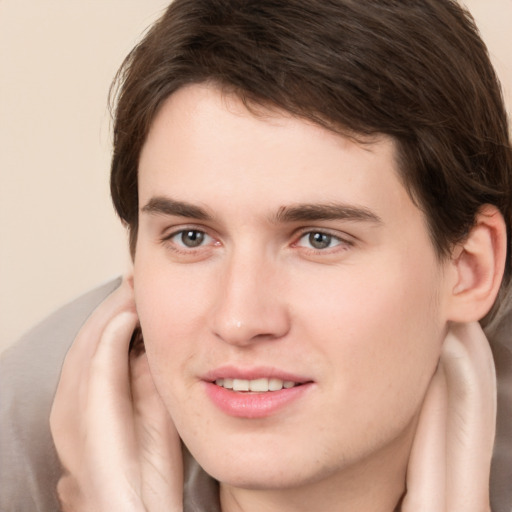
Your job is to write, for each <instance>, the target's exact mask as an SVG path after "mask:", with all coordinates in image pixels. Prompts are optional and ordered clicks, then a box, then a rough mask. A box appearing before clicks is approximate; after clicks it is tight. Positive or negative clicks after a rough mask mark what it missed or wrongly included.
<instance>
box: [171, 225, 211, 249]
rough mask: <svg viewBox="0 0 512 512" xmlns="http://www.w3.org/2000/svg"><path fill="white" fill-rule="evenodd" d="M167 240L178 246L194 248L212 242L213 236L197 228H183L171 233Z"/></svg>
mask: <svg viewBox="0 0 512 512" xmlns="http://www.w3.org/2000/svg"><path fill="white" fill-rule="evenodd" d="M168 240H170V241H171V242H173V243H175V244H176V245H178V246H180V247H186V248H187V249H195V248H196V247H200V246H202V245H205V244H209V243H211V242H212V240H213V238H212V237H211V236H209V235H207V234H206V233H205V232H204V231H200V230H198V229H183V230H181V231H178V232H177V233H174V234H173V235H171V236H170V237H169V238H168Z"/></svg>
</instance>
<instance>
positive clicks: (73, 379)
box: [50, 280, 183, 512]
mask: <svg viewBox="0 0 512 512" xmlns="http://www.w3.org/2000/svg"><path fill="white" fill-rule="evenodd" d="M137 324H138V319H137V315H136V313H135V305H134V302H133V291H132V288H131V285H130V283H129V282H128V281H127V280H125V281H124V282H123V284H122V285H121V286H120V288H119V289H118V290H116V291H115V292H114V293H113V294H111V295H110V296H109V297H108V298H107V299H106V300H105V302H103V303H102V304H101V305H100V306H99V307H98V309H97V310H96V311H95V312H94V313H93V314H92V315H91V317H90V319H89V320H88V321H87V322H86V324H85V325H84V327H83V328H82V329H81V331H80V333H79V334H78V336H77V338H76V340H75V341H74V343H73V345H72V347H71V349H70V350H69V352H68V354H67V356H66V360H65V362H64V366H63V369H62V374H61V379H60V382H59V386H58V389H57V393H56V396H55V400H54V403H53V408H52V413H51V417H50V426H51V431H52V435H53V439H54V442H55V446H56V449H57V453H58V455H59V458H60V460H61V463H62V465H63V468H64V474H63V476H62V478H61V479H60V480H59V484H58V488H57V490H58V494H59V500H60V502H61V506H62V510H63V511H64V512H86V511H87V512H91V511H95V512H96V511H97V512H103V511H109V512H110V511H111V510H122V511H123V512H142V511H145V512H153V511H161V510H165V511H169V512H182V510H183V506H182V495H183V468H182V453H181V442H180V439H179V436H178V434H177V432H176V430H175V428H174V425H173V423H172V420H171V418H170V416H169V413H168V412H167V410H166V409H165V406H164V405H163V403H162V401H161V399H160V396H159V395H158V393H157V391H156V389H155V387H154V384H153V380H152V377H151V374H150V372H149V367H148V362H147V357H146V354H145V352H144V350H143V348H141V346H139V347H137V346H135V347H134V348H133V350H131V351H130V340H131V339H132V335H133V332H134V330H135V329H136V327H137Z"/></svg>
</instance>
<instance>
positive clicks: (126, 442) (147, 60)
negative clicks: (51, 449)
mask: <svg viewBox="0 0 512 512" xmlns="http://www.w3.org/2000/svg"><path fill="white" fill-rule="evenodd" d="M119 84H120V89H119V94H118V98H117V106H116V120H115V129H114V130H115V131H114V157H113V162H112V181H111V184H112V195H113V199H114V204H115V206H116V208H117V211H118V212H119V215H120V216H121V218H122V219H123V221H124V222H125V223H126V225H127V226H128V228H129V232H130V247H131V252H132V256H133V261H134V271H133V276H132V277H129V278H127V279H126V280H125V282H124V283H123V284H122V285H121V287H120V288H119V289H118V290H117V291H116V292H114V293H113V294H111V295H110V296H109V298H108V299H106V301H105V302H104V303H102V305H101V306H99V308H98V309H97V310H96V311H95V313H94V314H93V315H92V316H91V318H90V319H89V320H88V322H87V323H86V324H85V326H84V327H83V329H82V330H81V332H80V334H79V335H78V337H77V339H76V340H75V342H74V344H73V346H72V348H71V349H70V351H69V354H68V356H67V359H66V362H65V365H64V368H63V372H62V377H61V381H60V384H59V388H58V391H57V394H56V398H55V402H54V406H53V412H52V419H51V423H52V432H53V437H54V441H55V445H56V448H57V452H58V454H59V457H60V460H61V462H62V465H63V468H64V473H63V476H62V478H61V479H60V482H59V488H58V490H59V497H60V500H61V505H62V508H63V510H65V511H67V510H124V511H132V510H133V511H139V510H151V511H153V510H176V511H178V510H182V509H183V508H184V509H185V510H191V511H192V510H193V511H202V510H204V511H217V510H220V511H222V512H235V511H243V512H254V511H263V510H264V511H269V512H270V511H280V512H283V511H288V510H289V511H301V510H304V511H314V510H318V511H322V512H330V511H340V510H350V511H358V510H359V511H364V512H372V511H379V512H392V511H397V510H401V511H402V512H409V511H415V512H417V511H433V510H436V511H441V510H446V511H449V512H454V511H461V512H462V511H464V512H469V511H475V512H477V511H484V510H489V472H490V464H491V455H492V449H493V443H494V438H495V401H496V383H495V375H494V362H493V359H492V354H491V351H490V347H489V344H488V341H487V339H486V338H485V336H484V334H483V332H482V330H481V327H480V326H479V325H478V323H477V321H479V320H482V319H484V324H489V323H490V322H491V321H492V320H493V318H498V319H499V314H498V313H499V312H498V311H497V310H496V308H494V309H493V305H494V303H495V301H496V298H497V297H498V295H499V294H501V298H500V300H499V301H498V302H500V303H501V302H503V298H504V297H505V294H506V291H507V287H508V283H509V280H510V272H511V265H510V250H509V248H510V226H511V225H512V222H511V220H512V219H511V216H512V203H511V195H510V191H511V183H510V179H511V175H512V154H511V148H510V142H509V138H508V137H509V135H508V126H507V120H506V114H505V111H504V108H503V104H502V99H501V95H500V89H499V85H498V83H497V80H496V77H495V75H494V72H493V70H492V67H491V65H490V63H489V60H488V57H487V54H486V50H485V47H484V45H483V43H482V42H481V40H480V38H479V37H478V34H477V32H476V29H475V27H474V25H473V24H472V21H471V19H470V17H469V15H468V14H467V13H465V12H464V11H463V10H462V9H461V8H460V7H459V6H458V5H457V4H456V3H454V2H451V1H449V0H415V1H412V2H404V3H399V2H395V1H391V0H390V1H382V0H379V1H365V2H354V1H351V0H335V1H330V0H315V1H310V2H307V3H305V2H302V1H298V0H290V1H287V2H281V3H276V2H271V1H266V0H262V1H259V2H256V3H250V2H243V1H235V0H217V1H215V0H176V1H175V2H173V4H171V6H170V7H169V9H168V10H167V12H166V13H165V14H164V16H163V17H162V19H161V20H160V21H159V22H158V23H157V24H156V25H155V26H154V27H153V28H152V29H151V30H150V31H149V32H148V34H147V35H146V37H145V38H144V40H143V41H142V43H141V44H140V45H139V46H138V47H137V48H136V49H135V50H134V51H133V52H132V53H131V54H130V56H129V57H128V59H127V60H126V62H125V64H124V66H123V68H122V71H121V73H120V75H119ZM507 235H509V236H507ZM497 321H498V320H496V322H497ZM139 324H140V331H141V332H142V335H141V334H140V331H139ZM134 331H135V333H136V334H135V335H133V332H134ZM128 353H130V357H128ZM182 442H183V448H182V445H181V443H182ZM182 450H183V451H184V452H185V466H184V467H182ZM189 452H190V454H189ZM208 475H209V476H208ZM496 478H499V477H496ZM183 489H184V493H183V492H182V491H183ZM492 500H493V502H494V504H496V507H502V508H500V509H499V510H507V509H508V508H509V507H510V503H506V502H505V500H504V499H503V498H502V497H498V496H496V497H494V496H493V497H492ZM500 501H501V503H500ZM493 506H494V505H493ZM507 507H508V508H507ZM496 510H498V508H496Z"/></svg>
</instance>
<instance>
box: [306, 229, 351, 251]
mask: <svg viewBox="0 0 512 512" xmlns="http://www.w3.org/2000/svg"><path fill="white" fill-rule="evenodd" d="M346 243H347V242H344V241H343V240H341V239H340V238H338V237H337V236H334V235H331V234H329V233H324V232H322V231H309V232H308V233H304V234H303V235H302V236H301V237H300V239H299V241H298V242H297V245H298V246H300V247H307V248H311V249H315V250H317V251H319V250H323V249H332V248H333V247H336V246H338V245H341V244H346Z"/></svg>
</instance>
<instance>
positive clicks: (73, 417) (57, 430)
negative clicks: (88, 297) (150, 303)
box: [50, 280, 134, 465]
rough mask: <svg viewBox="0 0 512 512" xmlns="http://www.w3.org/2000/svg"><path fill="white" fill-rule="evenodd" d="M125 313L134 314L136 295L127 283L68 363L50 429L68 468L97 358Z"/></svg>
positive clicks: (89, 325)
mask: <svg viewBox="0 0 512 512" xmlns="http://www.w3.org/2000/svg"><path fill="white" fill-rule="evenodd" d="M124 310H129V311H133V310H134V305H133V291H132V289H131V287H130V285H129V284H128V283H127V282H126V280H125V281H123V283H122V284H121V286H120V287H119V288H118V289H117V290H115V291H114V292H113V293H112V294H111V295H110V296H109V297H108V298H107V299H106V300H105V301H104V302H103V303H102V304H101V305H100V306H99V307H98V308H97V309H96V310H95V311H94V312H93V314H92V315H91V317H90V318H89V319H88V320H87V322H86V323H85V324H84V326H83V327H82V329H81V330H80V332H79V334H78V336H77V338H76V339H75V341H74V343H73V345H72V347H71V349H70V350H69V352H68V354H67V356H66V359H65V361H64V365H63V370H62V373H61V378H60V381H59V385H58V388H57V392H56V395H55V399H54V403H53V406H52V411H51V415H50V428H51V431H52V435H53V438H54V441H55V445H56V448H57V452H58V453H59V456H60V457H61V460H62V462H63V464H64V465H68V464H70V463H73V461H72V460H66V461H64V460H63V457H62V456H63V455H64V456H66V455H72V454H74V453H76V448H75V446H76V443H77V436H78V435H79V433H80V432H81V431H82V429H81V428H80V421H81V416H82V413H83V411H84V409H85V407H86V405H87V400H88V387H89V373H90V365H91V362H92V358H93V355H94V354H95V352H96V350H97V347H98V345H99V343H100V340H101V337H102V334H103V331H104V330H105V328H106V326H107V325H108V323H109V322H110V321H111V320H112V318H113V317H115V315H116V314H118V313H119V312H120V311H124ZM75 462H76V461H75Z"/></svg>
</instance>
